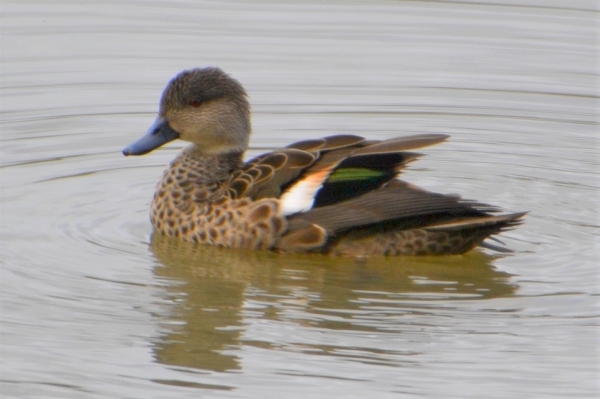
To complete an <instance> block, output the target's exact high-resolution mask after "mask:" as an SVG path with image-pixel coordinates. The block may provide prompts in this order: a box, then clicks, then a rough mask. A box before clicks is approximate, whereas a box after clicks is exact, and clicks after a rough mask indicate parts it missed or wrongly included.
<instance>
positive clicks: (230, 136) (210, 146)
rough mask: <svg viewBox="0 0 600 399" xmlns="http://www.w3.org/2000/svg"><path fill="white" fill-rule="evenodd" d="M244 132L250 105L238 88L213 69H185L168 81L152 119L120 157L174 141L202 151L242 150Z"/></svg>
mask: <svg viewBox="0 0 600 399" xmlns="http://www.w3.org/2000/svg"><path fill="white" fill-rule="evenodd" d="M250 131H251V128H250V104H249V103H248V99H247V96H246V91H245V90H244V88H243V87H242V85H241V84H240V83H239V82H238V81H236V80H235V79H233V78H231V77H230V76H229V75H227V74H226V73H225V72H223V71H222V70H220V69H219V68H212V67H209V68H197V69H191V70H188V71H183V72H181V73H179V74H178V75H177V76H175V77H174V78H173V79H172V80H171V81H170V82H169V84H168V85H167V87H166V88H165V91H164V92H163V94H162V98H161V100H160V111H159V114H158V117H157V118H156V120H155V121H154V123H153V124H152V126H150V129H148V132H147V133H146V134H145V135H144V136H142V137H141V138H140V139H138V140H137V141H136V142H134V143H132V144H130V145H129V146H127V147H126V148H124V149H123V154H124V155H143V154H146V153H148V152H150V151H152V150H154V149H156V148H158V147H160V146H161V145H163V144H166V143H168V142H170V141H173V140H175V139H181V140H184V141H189V142H191V143H194V144H195V146H194V149H196V150H198V151H202V152H206V153H228V152H243V151H245V150H246V148H247V147H248V140H249V137H250Z"/></svg>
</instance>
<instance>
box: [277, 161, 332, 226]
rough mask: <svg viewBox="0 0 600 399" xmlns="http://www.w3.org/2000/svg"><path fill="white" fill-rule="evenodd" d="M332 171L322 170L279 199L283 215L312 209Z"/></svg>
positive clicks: (291, 188) (290, 189) (295, 185)
mask: <svg viewBox="0 0 600 399" xmlns="http://www.w3.org/2000/svg"><path fill="white" fill-rule="evenodd" d="M330 172H331V170H330V169H327V170H322V171H319V172H317V173H314V174H311V175H309V176H307V177H305V178H304V179H302V180H300V181H299V182H298V183H296V184H294V185H293V186H291V187H290V188H289V189H287V191H286V192H285V193H283V195H282V196H281V197H280V198H279V200H280V203H281V210H282V213H283V215H285V216H287V215H291V214H294V213H298V212H305V211H308V210H309V209H310V208H312V206H313V203H314V202H315V195H316V194H317V191H319V189H320V188H321V187H323V182H324V181H325V180H326V179H327V178H328V177H329V174H330Z"/></svg>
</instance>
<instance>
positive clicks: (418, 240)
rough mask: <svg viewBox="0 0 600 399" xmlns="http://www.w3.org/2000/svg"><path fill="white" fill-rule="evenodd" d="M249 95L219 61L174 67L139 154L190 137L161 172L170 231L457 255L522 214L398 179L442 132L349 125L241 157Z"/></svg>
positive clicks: (229, 239)
mask: <svg viewBox="0 0 600 399" xmlns="http://www.w3.org/2000/svg"><path fill="white" fill-rule="evenodd" d="M249 135H250V106H249V104H248V102H247V100H246V94H245V92H244V90H243V88H242V86H241V85H240V84H239V83H238V82H237V81H235V80H233V79H231V78H230V77H229V76H228V75H226V74H225V73H223V72H222V71H221V70H219V69H217V68H205V69H194V70H191V71H184V72H182V73H181V74H179V75H178V76H176V77H175V78H174V79H173V80H172V81H171V82H170V83H169V85H168V86H167V88H166V89H165V92H164V93H163V97H162V100H161V109H160V115H159V117H158V119H157V121H156V122H155V124H154V125H153V126H152V127H151V128H150V130H149V132H148V133H147V135H146V136H144V137H142V138H141V139H140V140H138V141H137V142H136V143H134V144H132V145H131V146H129V147H127V148H126V149H125V150H124V151H123V152H124V153H125V155H130V154H131V155H140V154H144V153H146V152H149V151H151V150H153V149H154V148H157V147H158V146H160V145H162V144H164V143H166V142H168V141H171V140H173V139H175V138H181V139H183V140H187V141H190V142H192V144H191V145H190V146H189V147H187V148H186V149H184V150H183V151H182V153H181V154H180V155H179V156H177V158H175V160H174V161H173V162H172V163H171V164H170V166H169V167H168V168H167V170H166V171H165V174H164V176H163V178H162V179H161V181H160V182H159V184H158V186H157V190H156V194H155V196H154V200H153V202H152V209H151V220H152V224H153V225H154V227H155V229H156V230H157V231H158V232H160V233H162V234H165V235H168V236H172V237H177V238H179V239H182V240H186V241H193V242H198V243H204V244H210V245H218V246H223V247H232V248H250V249H271V250H279V251H310V252H323V253H329V254H334V255H349V256H368V255H417V254H429V255H434V254H435V255H439V254H459V253H464V252H466V251H469V250H470V249H472V248H474V247H475V246H477V245H479V244H481V243H482V241H483V240H484V239H485V238H487V237H489V236H490V235H492V234H496V233H499V232H501V231H502V230H505V229H507V228H510V227H512V226H514V225H516V224H518V223H520V221H521V218H522V216H523V213H517V214H509V215H502V216H495V215H492V214H490V213H489V212H493V211H496V209H495V208H493V207H490V206H488V205H485V204H478V203H473V202H468V201H462V200H460V199H459V198H457V197H455V196H445V195H441V194H436V193H431V192H428V191H425V190H422V189H419V188H417V187H415V186H412V185H410V184H408V183H405V182H402V181H400V180H398V179H397V177H398V174H399V173H400V170H401V169H402V168H403V167H404V165H406V164H407V163H408V162H410V161H412V160H414V159H416V158H417V157H418V154H415V153H412V152H409V151H410V150H412V149H415V148H419V147H424V146H428V145H432V144H436V143H439V142H441V141H443V140H445V139H446V138H447V136H445V135H419V136H410V137H403V138H402V137H401V138H395V139H390V140H385V141H372V140H365V139H364V138H362V137H358V136H350V135H340V136H331V137H327V138H324V139H317V140H308V141H303V142H298V143H295V144H292V145H290V146H288V147H286V148H283V149H280V150H276V151H273V152H270V153H267V154H263V155H261V156H258V157H256V158H254V159H252V160H250V161H248V162H247V163H244V162H243V156H244V152H245V150H246V148H247V146H248V138H249Z"/></svg>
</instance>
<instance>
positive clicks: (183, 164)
mask: <svg viewBox="0 0 600 399" xmlns="http://www.w3.org/2000/svg"><path fill="white" fill-rule="evenodd" d="M243 154H244V153H243V152H237V151H236V152H228V153H207V152H204V151H201V150H199V149H197V148H196V147H195V146H193V145H192V146H190V147H187V148H186V149H184V150H183V151H182V153H181V154H180V155H179V156H178V157H177V158H175V160H174V161H173V163H172V164H171V166H170V167H169V169H171V170H172V171H173V172H175V176H173V177H175V179H176V180H177V181H181V182H182V183H183V182H185V181H186V180H187V181H189V183H191V184H195V185H205V184H211V183H218V182H222V181H224V180H226V179H227V178H228V177H229V175H230V174H231V172H232V171H234V170H236V169H238V168H240V167H241V166H242V165H243V161H242V157H243ZM184 184H185V183H184Z"/></svg>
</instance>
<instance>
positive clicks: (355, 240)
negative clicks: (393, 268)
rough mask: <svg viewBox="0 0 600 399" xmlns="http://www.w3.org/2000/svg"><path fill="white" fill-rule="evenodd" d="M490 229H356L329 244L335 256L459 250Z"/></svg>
mask: <svg viewBox="0 0 600 399" xmlns="http://www.w3.org/2000/svg"><path fill="white" fill-rule="evenodd" d="M489 234H490V233H489V232H487V231H481V230H477V229H468V230H462V231H435V230H427V229H412V230H401V231H391V232H383V231H380V232H376V231H373V229H370V230H368V229H367V230H358V231H354V232H351V233H349V234H347V235H345V236H343V237H341V238H340V239H339V240H337V241H336V242H335V243H333V244H332V245H331V246H330V247H329V248H328V251H327V252H328V253H329V254H331V255H338V256H368V255H385V256H397V255H443V254H449V255H450V254H461V253H464V252H467V251H469V250H471V249H473V248H474V247H476V246H477V245H478V244H479V243H480V242H481V240H483V239H484V238H485V237H487V236H488V235H489Z"/></svg>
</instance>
